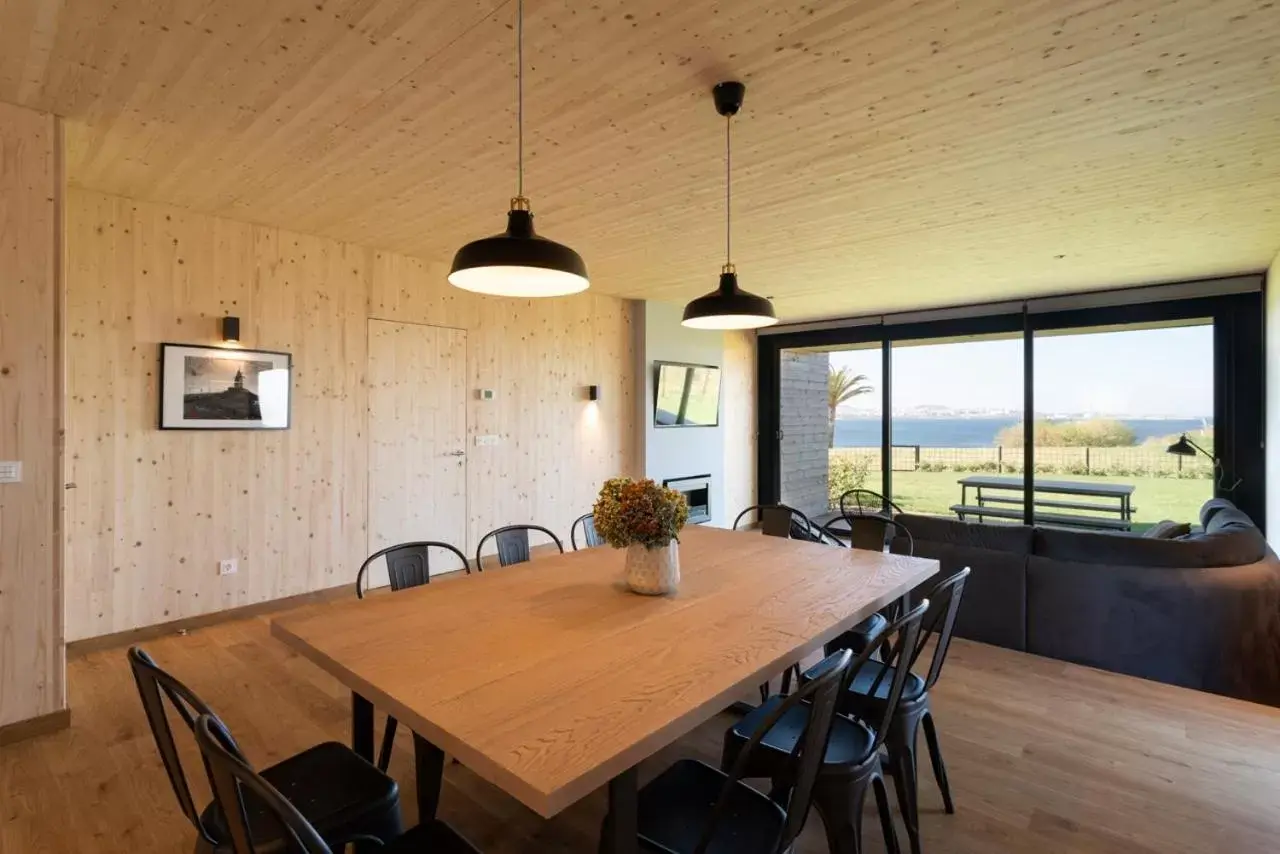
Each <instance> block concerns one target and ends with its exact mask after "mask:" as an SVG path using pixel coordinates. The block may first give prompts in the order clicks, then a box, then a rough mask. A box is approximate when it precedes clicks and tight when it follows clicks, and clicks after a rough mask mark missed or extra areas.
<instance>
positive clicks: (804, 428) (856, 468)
mask: <svg viewBox="0 0 1280 854" xmlns="http://www.w3.org/2000/svg"><path fill="white" fill-rule="evenodd" d="M880 351H881V347H880V344H879V342H873V343H870V344H864V345H860V346H852V347H846V348H841V349H838V350H825V349H794V350H791V349H788V350H783V351H782V353H781V354H780V356H779V368H780V372H779V391H780V395H779V402H778V410H777V411H778V423H779V434H780V435H779V439H778V445H779V461H780V464H781V468H780V470H781V495H782V499H781V500H782V503H784V504H788V505H790V506H792V507H795V508H797V509H799V510H802V511H803V512H805V513H806V514H808V515H809V516H811V517H812V516H818V517H820V516H823V515H824V514H826V513H828V512H829V511H831V510H833V509H835V508H836V507H837V506H838V502H839V499H840V495H841V494H842V493H844V492H846V491H848V490H850V489H856V488H865V489H872V490H875V491H876V492H879V491H880V490H881V488H882V485H881V475H880V470H881V465H880V447H881V441H882V436H883V423H884V418H883V411H884V407H883V400H884V397H883V394H882V386H881V377H882V373H883V361H884V360H883V358H882V357H881V352H880Z"/></svg>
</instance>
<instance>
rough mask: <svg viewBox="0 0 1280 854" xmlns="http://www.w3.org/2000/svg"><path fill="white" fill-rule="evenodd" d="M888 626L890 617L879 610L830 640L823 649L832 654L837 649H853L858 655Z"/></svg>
mask: <svg viewBox="0 0 1280 854" xmlns="http://www.w3.org/2000/svg"><path fill="white" fill-rule="evenodd" d="M887 628H889V620H888V618H887V617H885V615H884V614H881V613H880V612H878V611H877V612H876V613H874V614H872V615H871V616H870V617H867V618H866V619H865V620H863V621H862V622H861V623H858V625H856V626H854V627H853V628H851V629H849V631H847V632H842V633H841V634H839V635H837V636H836V637H835V639H834V640H830V641H828V642H827V643H826V645H825V646H824V647H823V650H824V651H825V653H826V654H827V655H830V654H831V653H833V652H835V651H836V650H837V649H851V650H853V654H854V655H857V654H858V653H860V652H862V651H863V650H864V649H866V648H867V644H869V643H871V639H872V638H873V637H877V636H878V635H880V634H881V633H882V632H883V631H884V630H885V629H887Z"/></svg>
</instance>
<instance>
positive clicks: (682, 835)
mask: <svg viewBox="0 0 1280 854" xmlns="http://www.w3.org/2000/svg"><path fill="white" fill-rule="evenodd" d="M728 779H729V778H728V777H727V776H726V775H724V774H722V773H720V772H719V771H717V770H716V769H715V768H712V767H711V766H710V765H707V764H705V763H702V762H698V761H696V760H693V759H681V760H680V761H678V762H676V763H675V764H674V765H672V766H671V767H670V768H668V769H666V770H665V771H663V772H662V773H661V774H659V775H658V776H657V777H655V778H654V779H653V780H652V781H650V782H649V783H647V784H646V785H645V786H643V787H642V788H641V789H640V793H639V795H640V801H639V813H638V815H637V826H638V828H639V831H640V842H641V845H642V847H644V848H646V849H647V850H650V851H661V852H664V854H666V852H672V854H692V852H693V850H694V848H695V847H696V846H697V844H698V842H699V841H700V840H701V838H702V833H703V831H704V830H705V828H706V827H707V824H708V822H709V821H710V820H711V813H712V811H713V810H714V809H715V806H716V802H717V801H718V800H719V798H720V793H721V791H722V790H723V789H724V785H725V782H726V781H727V780H728ZM729 797H730V801H729V806H728V808H727V809H726V810H725V812H724V813H723V814H722V815H721V817H720V819H719V821H718V822H717V823H716V835H715V837H714V838H712V840H711V844H710V845H709V846H708V847H707V849H706V854H773V852H774V851H776V850H777V846H778V842H779V840H780V839H781V837H782V829H783V825H784V824H785V823H786V819H787V817H786V813H784V812H783V810H782V807H780V806H778V805H777V804H775V803H774V802H773V801H771V800H769V798H768V796H766V795H764V794H761V793H760V792H757V791H756V790H755V789H753V788H751V787H750V786H747V785H746V784H744V783H738V784H736V785H735V786H734V787H733V789H732V791H731V794H730V795H729Z"/></svg>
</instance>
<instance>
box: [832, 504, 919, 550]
mask: <svg viewBox="0 0 1280 854" xmlns="http://www.w3.org/2000/svg"><path fill="white" fill-rule="evenodd" d="M844 521H845V524H847V525H848V526H849V547H850V548H855V549H866V550H868V551H873V552H882V551H884V547H885V545H886V544H887V543H888V541H889V529H890V528H892V529H894V530H896V531H898V532H900V533H901V534H902V535H903V536H904V537H906V539H907V554H908V555H913V554H915V552H916V540H915V537H913V536H911V531H910V529H909V528H907V526H906V525H904V524H902V523H901V522H899V521H898V520H897V519H891V518H889V517H888V516H884V515H880V514H877V513H868V514H865V515H857V514H855V515H851V516H845V517H844Z"/></svg>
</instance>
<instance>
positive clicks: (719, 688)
mask: <svg viewBox="0 0 1280 854" xmlns="http://www.w3.org/2000/svg"><path fill="white" fill-rule="evenodd" d="M623 559H624V553H623V552H621V551H618V550H615V549H612V548H607V547H602V548H595V549H589V550H584V551H577V552H571V553H569V554H564V555H560V554H556V555H554V556H551V557H540V558H536V559H534V560H533V561H531V562H528V563H524V564H519V565H516V566H510V567H505V568H500V569H499V568H494V569H489V570H486V571H484V572H481V573H476V574H473V575H471V576H469V577H460V578H456V579H451V580H448V581H443V582H442V581H437V582H433V583H431V584H429V585H425V586H422V587H418V588H413V589H410V590H405V591H401V592H398V593H395V594H394V595H373V596H369V597H366V598H365V599H363V600H356V599H355V598H354V596H353V597H352V599H351V600H350V601H346V602H334V603H328V604H323V605H316V606H312V607H310V608H306V609H302V610H300V611H297V612H293V613H291V614H289V615H286V616H281V617H278V618H276V619H275V620H273V622H272V627H271V630H272V634H273V635H275V636H276V637H277V638H279V639H280V640H282V641H283V642H284V643H286V644H288V645H289V646H290V647H292V648H293V649H295V650H296V651H297V652H299V653H300V654H301V655H303V656H304V657H306V658H308V659H310V660H311V661H312V662H314V663H315V664H316V665H318V666H319V667H320V668H321V669H323V670H325V671H326V672H328V673H330V674H332V675H333V676H334V677H335V678H336V679H337V680H338V681H339V682H341V683H342V684H343V685H345V686H346V687H348V688H350V689H351V691H352V742H353V747H354V748H355V749H356V750H357V752H359V753H360V754H361V755H363V756H364V757H365V758H366V759H372V756H373V707H374V706H377V707H378V708H380V709H382V710H383V711H385V712H387V713H388V714H391V715H394V716H395V717H396V718H397V719H399V721H400V722H401V723H403V724H404V725H406V726H408V727H409V728H410V729H412V731H413V733H414V755H415V760H416V767H417V771H416V773H417V797H418V810H419V816H420V818H419V820H420V821H426V820H428V819H430V818H433V817H434V816H435V815H436V810H437V807H438V804H439V799H440V791H441V786H442V779H443V772H444V764H445V756H446V755H450V756H453V757H454V758H456V759H457V760H458V761H460V762H461V763H462V764H464V765H465V766H467V767H468V768H469V769H471V770H472V771H473V772H475V773H476V774H478V775H479V776H480V777H482V778H484V779H485V780H488V781H489V782H490V783H492V784H493V785H495V786H496V787H498V788H499V789H502V790H503V791H505V792H506V793H508V794H509V795H511V796H512V797H514V798H516V799H517V800H519V801H520V802H522V803H523V804H525V805H526V806H528V807H529V808H530V809H532V810H533V811H534V812H536V813H538V814H539V815H541V816H544V817H546V818H550V817H552V816H554V815H556V814H557V813H558V812H560V811H561V810H563V809H564V808H565V807H567V806H569V805H570V804H572V803H574V802H575V801H577V800H579V799H581V798H582V797H584V796H586V795H588V794H590V793H591V792H593V791H595V790H597V789H599V788H601V787H604V786H607V787H608V796H609V816H610V818H609V820H608V821H607V824H608V827H606V828H605V829H604V831H603V832H604V837H603V842H604V846H603V847H604V848H605V850H610V851H613V852H615V854H624V852H625V854H631V852H635V851H636V850H637V830H636V811H637V807H636V801H637V774H636V767H637V765H638V764H639V763H640V762H641V761H642V760H644V759H646V758H647V757H649V756H651V755H653V754H654V753H655V752H657V751H658V750H660V749H661V748H663V747H665V746H667V745H669V744H671V743H672V742H674V741H676V740H677V739H679V738H681V737H682V736H684V735H686V734H687V733H688V732H690V731H691V730H692V729H693V728H694V727H696V726H697V725H698V724H700V723H702V722H704V721H706V720H707V719H709V718H710V717H712V716H713V715H715V714H716V713H718V712H720V711H722V710H724V709H725V708H726V707H728V706H729V705H730V704H731V703H732V702H733V701H734V700H736V699H738V698H740V697H741V696H743V695H744V694H745V692H746V690H747V689H748V688H749V687H751V686H755V685H758V684H760V683H762V682H764V681H766V680H767V679H769V678H770V677H771V676H775V675H777V674H778V673H780V672H781V671H782V670H783V669H785V668H786V667H787V666H788V665H790V664H791V663H792V662H795V661H798V660H800V659H801V658H802V657H804V656H805V655H807V654H809V653H811V652H813V651H814V650H816V649H820V648H821V646H822V644H823V643H824V642H825V641H828V640H831V639H832V638H834V637H835V636H836V635H838V634H840V633H841V632H842V631H845V630H846V629H849V628H851V627H853V626H854V625H856V624H857V623H859V622H861V621H862V620H863V619H865V618H866V617H867V616H869V615H870V614H871V613H872V612H874V611H877V610H879V609H881V608H883V607H885V606H887V605H889V604H890V603H891V602H893V601H894V600H897V599H899V598H901V597H902V596H904V595H905V594H906V593H907V592H909V591H910V590H911V589H912V588H914V587H915V586H916V585H918V584H920V583H921V582H922V581H924V580H926V579H928V578H929V577H930V576H932V575H934V574H935V573H936V572H937V571H938V563H937V561H934V560H925V559H921V558H912V557H906V556H903V555H895V554H884V553H879V552H873V551H863V550H857V549H845V548H838V547H834V546H827V545H820V544H817V543H808V542H802V541H799V540H789V539H784V538H779V537H765V536H760V535H759V534H758V533H751V532H743V531H728V530H722V529H718V528H710V527H700V526H699V527H692V526H691V527H688V528H686V529H685V530H684V531H683V532H681V535H680V570H681V576H682V579H681V583H680V588H679V590H678V592H676V593H674V594H672V595H669V596H659V597H649V596H640V595H637V594H634V593H631V592H629V591H628V590H627V589H626V588H625V586H624V585H623V583H622V577H623Z"/></svg>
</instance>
